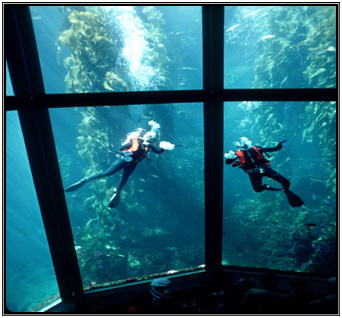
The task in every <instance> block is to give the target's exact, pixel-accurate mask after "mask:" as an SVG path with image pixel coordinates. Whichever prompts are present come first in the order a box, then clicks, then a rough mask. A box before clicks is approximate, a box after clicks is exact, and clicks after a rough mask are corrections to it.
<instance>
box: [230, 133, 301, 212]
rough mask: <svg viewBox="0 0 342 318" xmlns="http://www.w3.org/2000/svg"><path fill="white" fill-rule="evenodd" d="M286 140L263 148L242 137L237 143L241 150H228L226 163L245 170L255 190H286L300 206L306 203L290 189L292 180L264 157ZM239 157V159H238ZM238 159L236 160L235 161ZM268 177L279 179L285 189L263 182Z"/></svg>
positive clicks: (281, 145)
mask: <svg viewBox="0 0 342 318" xmlns="http://www.w3.org/2000/svg"><path fill="white" fill-rule="evenodd" d="M285 142H286V140H281V141H279V143H278V145H277V146H275V147H271V148H262V147H256V146H252V142H251V141H250V140H248V139H247V138H246V137H242V138H240V141H238V142H237V143H236V146H237V147H239V150H237V151H235V152H234V151H232V150H230V151H229V152H227V153H226V154H225V155H224V157H225V158H226V164H233V167H237V166H239V168H242V170H243V171H245V172H246V173H247V174H248V176H249V179H250V181H251V184H252V186H253V189H254V191H256V192H262V191H264V190H270V191H281V190H284V193H285V194H286V196H287V198H288V200H289V202H290V204H291V205H292V206H293V207H299V206H302V205H303V204H304V202H303V201H302V199H301V198H299V197H298V196H297V195H296V194H294V193H293V192H292V191H290V181H289V180H288V179H286V178H285V177H283V176H282V175H281V174H279V173H278V172H277V171H275V170H273V169H272V168H271V167H270V162H269V161H268V160H267V159H266V158H265V157H264V154H266V155H267V156H268V154H267V153H268V152H274V151H279V150H280V149H281V148H282V147H283V143H285ZM237 159H239V161H236V160H237ZM235 161H236V162H235ZM263 177H268V178H271V179H273V180H275V181H278V182H279V183H280V184H281V185H282V186H283V189H278V188H273V187H270V186H269V185H267V184H262V178H263Z"/></svg>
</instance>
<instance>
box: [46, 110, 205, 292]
mask: <svg viewBox="0 0 342 318" xmlns="http://www.w3.org/2000/svg"><path fill="white" fill-rule="evenodd" d="M50 114H51V120H52V124H53V130H54V135H55V141H56V147H57V152H58V157H59V162H60V168H61V172H62V178H63V183H64V186H65V187H68V186H70V185H72V184H74V183H75V182H77V181H78V180H80V179H81V178H83V177H88V178H89V177H92V176H94V175H95V174H97V173H100V172H102V171H105V170H106V169H107V168H108V167H111V168H110V170H111V171H110V172H109V171H108V175H109V176H107V177H103V178H99V179H94V180H91V181H88V182H87V183H85V184H83V185H82V186H81V187H80V188H78V189H74V191H70V192H66V199H67V204H68V209H69V214H70V220H71V224H72V230H73V235H74V241H75V246H76V251H77V254H78V260H79V266H80V269H81V274H82V279H83V284H84V286H85V288H86V289H88V288H91V287H93V286H106V285H107V284H111V283H113V282H115V281H119V280H126V279H129V280H128V281H130V280H131V279H136V278H137V277H140V278H141V276H144V275H150V274H155V273H162V272H169V271H179V270H181V269H187V268H193V267H197V266H199V265H202V264H204V175H203V162H204V154H203V114H202V104H179V105H173V104H168V105H144V106H140V105H138V106H117V107H87V108H77V109H75V110H74V109H51V110H50ZM151 120H155V121H156V122H158V123H159V124H160V126H161V128H160V129H157V136H156V141H155V142H154V146H155V148H152V147H151V149H150V148H141V147H142V146H139V147H138V144H137V143H136V140H134V139H132V140H134V143H133V144H132V146H133V147H135V146H137V148H136V149H137V150H135V149H134V148H130V147H129V146H126V147H125V149H126V151H128V150H127V149H130V150H129V151H132V152H133V153H134V156H133V157H131V156H128V157H127V158H126V159H127V160H130V159H132V158H134V160H133V161H127V162H126V161H124V160H123V159H122V154H120V155H119V154H117V151H118V150H119V149H120V148H121V147H122V144H124V143H125V142H126V139H127V138H128V137H127V135H128V133H130V132H136V131H135V130H136V129H137V128H142V129H145V132H142V133H141V135H140V136H145V133H146V132H148V131H150V130H151V129H152V127H153V126H151V125H149V124H148V123H149V122H150V121H151ZM128 140H131V139H130V138H128ZM145 140H146V142H147V139H145ZM161 141H167V142H170V143H172V144H175V145H176V146H175V148H174V149H173V150H172V151H171V150H169V151H165V152H163V153H161V154H157V153H154V152H153V151H154V150H155V149H160V147H159V143H160V142H161ZM145 146H146V147H147V146H148V144H146V145H144V146H143V147H145ZM142 149H144V150H142ZM148 149H150V150H149V151H148V152H147V154H146V155H145V157H146V158H145V159H144V160H141V162H140V161H139V160H138V161H136V156H137V158H138V159H139V158H140V159H141V158H144V151H147V150H148ZM135 151H136V152H135ZM117 155H118V157H117ZM141 156H142V157H141ZM138 162H139V163H138ZM135 167H136V168H135ZM116 169H117V170H116ZM120 169H121V170H120ZM133 169H135V170H134V172H133ZM115 171H117V173H115ZM123 171H124V173H125V175H126V174H127V176H129V177H128V179H126V184H125V185H124V186H123V187H121V186H120V184H119V182H120V179H121V175H123ZM113 172H114V173H113ZM111 173H112V174H111ZM130 173H132V174H131V175H130ZM75 188H77V185H76V186H75ZM115 189H118V190H117V191H118V192H119V190H120V189H121V192H120V202H116V204H114V205H115V206H116V207H113V208H110V207H109V203H110V200H111V198H112V197H113V195H114V194H115ZM117 197H119V196H117ZM170 273H172V272H170Z"/></svg>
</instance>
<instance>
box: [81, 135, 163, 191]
mask: <svg viewBox="0 0 342 318" xmlns="http://www.w3.org/2000/svg"><path fill="white" fill-rule="evenodd" d="M138 141H139V148H138V149H137V150H136V151H135V152H134V153H133V155H132V156H131V157H132V159H133V160H132V161H130V162H127V161H125V160H124V159H123V158H124V153H123V152H122V150H125V149H129V148H130V147H131V146H132V142H129V143H127V144H124V145H123V146H122V147H121V148H120V151H117V153H119V154H121V155H122V157H121V158H118V159H117V160H115V161H114V162H113V164H112V165H111V166H110V167H109V168H108V169H107V170H105V171H103V172H100V173H98V174H95V175H93V176H91V177H89V178H88V179H87V181H92V180H95V179H99V178H103V177H108V176H111V175H112V174H114V173H117V172H118V171H120V170H122V169H123V173H122V176H121V179H120V182H119V185H118V187H117V193H119V192H120V191H121V189H122V188H123V187H124V185H125V184H126V182H127V180H128V178H129V177H130V175H131V174H132V173H133V171H134V170H135V168H136V166H137V164H138V162H140V161H141V160H143V159H144V158H145V156H146V155H147V153H148V152H149V151H150V150H151V151H153V152H155V153H157V154H160V153H162V152H164V151H165V150H164V149H157V148H156V147H154V146H153V145H151V144H149V145H143V140H142V139H140V138H139V139H138Z"/></svg>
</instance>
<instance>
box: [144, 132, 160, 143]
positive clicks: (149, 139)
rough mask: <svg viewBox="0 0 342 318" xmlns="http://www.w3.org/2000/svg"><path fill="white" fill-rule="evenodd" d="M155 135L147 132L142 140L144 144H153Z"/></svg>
mask: <svg viewBox="0 0 342 318" xmlns="http://www.w3.org/2000/svg"><path fill="white" fill-rule="evenodd" d="M156 135H157V134H156V133H155V132H154V131H148V132H147V133H146V134H145V135H144V137H142V139H143V140H144V141H145V142H154V141H155V140H156Z"/></svg>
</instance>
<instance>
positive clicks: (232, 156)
mask: <svg viewBox="0 0 342 318" xmlns="http://www.w3.org/2000/svg"><path fill="white" fill-rule="evenodd" d="M224 157H225V158H226V159H235V158H236V157H237V155H236V154H235V152H234V151H232V150H229V152H227V153H225V154H224Z"/></svg>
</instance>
